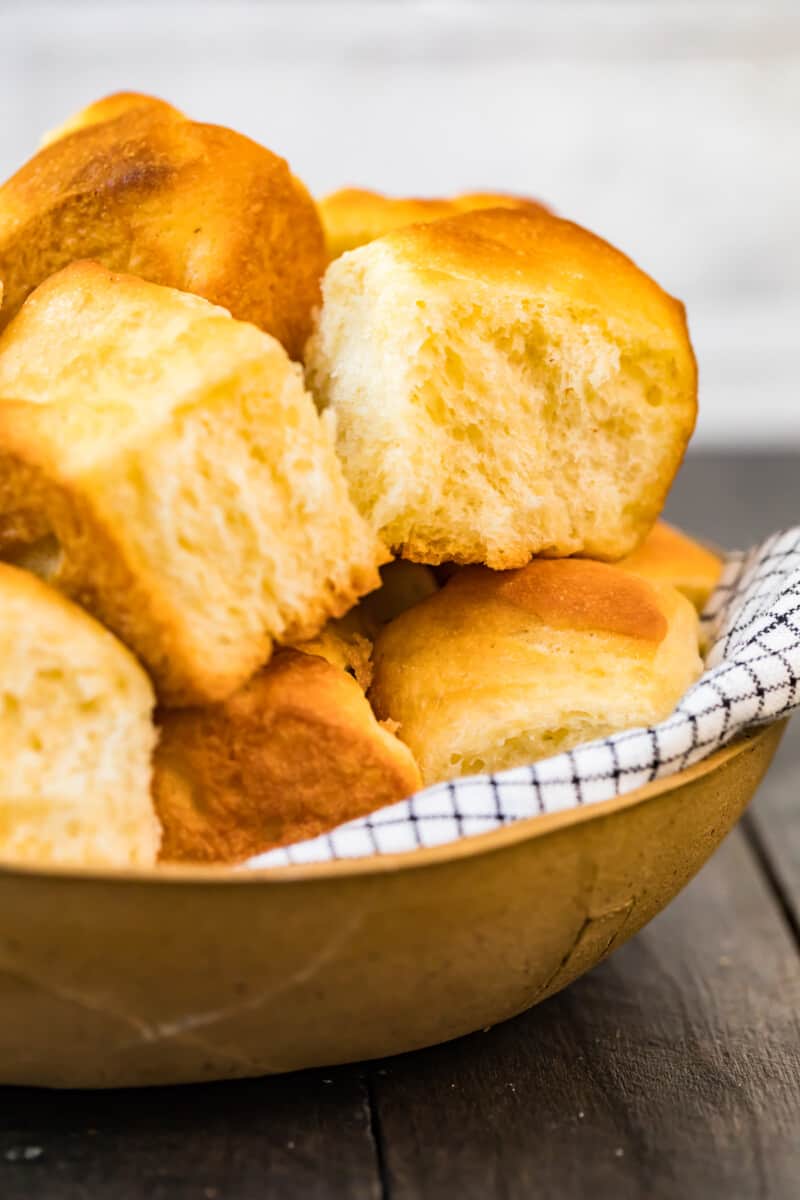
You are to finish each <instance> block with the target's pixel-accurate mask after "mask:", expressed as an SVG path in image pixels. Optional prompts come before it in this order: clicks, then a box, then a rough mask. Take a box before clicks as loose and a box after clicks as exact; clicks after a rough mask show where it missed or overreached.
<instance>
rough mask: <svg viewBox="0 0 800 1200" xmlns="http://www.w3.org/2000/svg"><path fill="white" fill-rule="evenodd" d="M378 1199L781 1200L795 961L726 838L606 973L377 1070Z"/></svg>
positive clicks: (797, 1006)
mask: <svg viewBox="0 0 800 1200" xmlns="http://www.w3.org/2000/svg"><path fill="white" fill-rule="evenodd" d="M375 1102H376V1106H377V1114H378V1122H379V1126H380V1129H381V1133H382V1138H383V1141H384V1145H385V1157H386V1170H387V1178H388V1183H389V1194H390V1195H391V1196H393V1197H397V1198H398V1200H407V1198H411V1197H414V1198H415V1200H417V1198H425V1197H436V1198H438V1197H442V1196H445V1195H458V1196H460V1197H462V1200H472V1198H473V1197H475V1198H476V1200H477V1198H479V1197H486V1196H502V1197H504V1198H507V1200H516V1197H520V1198H521V1197H528V1196H531V1195H536V1196H537V1197H553V1198H554V1200H555V1198H558V1200H569V1198H570V1197H576V1198H578V1197H586V1196H596V1197H614V1200H626V1198H628V1197H631V1198H633V1197H648V1198H650V1200H659V1198H662V1197H663V1198H664V1200H668V1198H669V1200H673V1198H674V1197H677V1196H680V1197H682V1198H685V1200H693V1198H695V1197H696V1198H697V1200H716V1198H717V1197H719V1198H720V1200H724V1198H729V1197H732V1196H735V1197H737V1200H747V1198H749V1197H757V1196H768V1197H770V1198H771V1200H794V1198H795V1197H796V1195H797V1190H796V1189H797V1181H798V1179H799V1178H800V1144H798V1139H797V1128H798V1122H800V959H798V955H797V950H796V947H795V945H794V943H793V941H792V938H791V935H790V933H789V931H788V930H787V928H786V926H785V924H784V922H783V920H782V917H781V914H780V912H779V911H778V910H777V909H776V906H775V903H774V899H773V896H772V895H771V893H770V891H769V888H768V886H767V885H766V883H765V882H764V879H763V878H762V876H761V874H760V872H759V869H758V867H757V865H756V863H755V861H754V859H753V856H752V854H751V852H750V850H749V848H748V846H747V843H746V841H745V839H744V837H743V835H742V833H741V832H740V831H736V832H734V834H732V835H731V837H730V838H729V839H728V841H727V842H726V843H725V844H724V845H723V847H722V849H721V850H720V852H719V853H718V854H717V855H716V856H715V857H714V858H713V859H712V861H711V862H710V863H709V865H708V866H707V867H706V868H705V869H704V870H703V871H702V872H701V874H700V875H699V876H698V878H697V879H696V880H695V881H694V882H693V883H692V884H691V885H690V886H689V888H688V889H687V891H686V892H685V893H683V895H682V896H680V897H679V898H678V900H676V901H675V902H674V903H673V905H672V906H671V907H670V908H669V909H667V911H666V912H665V913H663V914H662V915H661V916H660V917H658V918H656V920H655V921H654V922H653V923H652V925H650V926H649V927H648V928H647V929H646V930H645V931H643V932H642V933H641V934H639V935H638V937H637V938H635V939H634V941H633V942H631V943H629V944H628V945H627V946H625V947H623V948H622V949H621V950H620V951H619V952H618V953H617V954H615V955H614V956H613V957H612V958H611V959H610V960H609V961H608V962H607V963H605V964H603V965H602V966H601V967H599V968H597V969H596V970H595V971H594V972H592V973H591V974H590V975H589V976H586V977H585V978H584V979H582V980H580V981H579V982H578V983H576V984H574V985H573V986H572V987H570V988H568V989H567V990H566V991H565V992H563V993H561V994H560V995H559V996H556V997H554V998H553V999H552V1000H549V1001H547V1002H545V1003H544V1004H543V1005H541V1006H540V1007H539V1008H536V1009H533V1010H532V1011H531V1012H529V1013H527V1014H525V1015H524V1016H522V1017H520V1018H518V1019H517V1020H515V1021H512V1022H509V1023H508V1024H506V1025H504V1026H500V1027H498V1028H496V1029H493V1030H491V1031H490V1032H488V1033H486V1034H484V1035H480V1034H477V1035H474V1036H473V1037H471V1038H467V1039H464V1040H462V1041H460V1042H456V1043H452V1044H451V1045H449V1046H444V1047H440V1048H439V1049H436V1050H432V1051H429V1052H428V1053H427V1054H425V1055H409V1056H404V1057H402V1058H398V1059H395V1060H391V1061H387V1062H386V1063H384V1064H383V1066H382V1067H381V1068H380V1069H379V1070H378V1072H377V1075H376V1083H375Z"/></svg>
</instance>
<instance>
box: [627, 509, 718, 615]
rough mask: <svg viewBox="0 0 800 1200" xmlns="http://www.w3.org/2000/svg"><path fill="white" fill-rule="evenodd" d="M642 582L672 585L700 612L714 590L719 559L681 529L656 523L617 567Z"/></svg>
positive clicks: (661, 522) (660, 522) (664, 523)
mask: <svg viewBox="0 0 800 1200" xmlns="http://www.w3.org/2000/svg"><path fill="white" fill-rule="evenodd" d="M619 566H621V567H623V568H624V569H625V570H626V571H632V572H633V573H634V574H635V575H639V576H641V577H642V578H644V579H650V580H653V581H655V582H661V583H671V584H672V586H673V587H676V588H677V589H678V591H679V592H683V594H684V595H685V596H686V597H687V598H688V599H689V600H691V601H692V603H693V604H694V605H695V607H697V608H700V609H702V608H703V606H704V604H705V602H706V600H707V599H708V597H709V596H710V595H711V593H712V591H713V590H714V588H715V587H716V584H717V581H718V579H719V577H720V573H721V571H722V559H721V558H719V557H718V556H717V555H716V554H714V553H712V551H711V550H708V549H706V547H705V546H701V545H700V543H699V542H696V541H694V539H693V538H690V537H688V536H687V534H685V533H683V532H682V531H681V530H680V529H676V528H675V527H674V526H673V525H669V524H667V522H666V521H658V522H657V523H656V524H655V525H654V526H653V528H652V529H651V530H650V532H649V533H648V535H647V537H646V538H645V539H644V541H643V542H642V544H641V545H640V546H639V547H638V549H636V550H634V552H633V553H632V554H629V555H628V556H627V558H623V559H622V560H621V562H620V563H619Z"/></svg>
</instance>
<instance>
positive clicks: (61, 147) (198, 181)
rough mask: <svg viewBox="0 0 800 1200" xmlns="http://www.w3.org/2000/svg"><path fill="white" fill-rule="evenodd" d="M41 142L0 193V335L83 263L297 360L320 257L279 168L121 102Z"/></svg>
mask: <svg viewBox="0 0 800 1200" xmlns="http://www.w3.org/2000/svg"><path fill="white" fill-rule="evenodd" d="M105 117H108V119H103V118H105ZM70 130H71V132H70ZM51 137H52V138H53V139H54V140H51V141H50V142H49V144H48V145H46V146H45V147H44V148H43V149H42V150H40V151H39V153H38V154H36V155H35V156H34V157H33V158H32V159H31V160H30V162H28V163H27V164H26V165H25V166H24V167H22V168H21V170H19V171H18V172H17V173H16V175H14V176H13V177H12V178H11V179H9V180H8V182H7V183H5V184H4V185H3V186H2V187H1V188H0V278H2V279H3V281H4V283H5V290H6V295H5V303H4V305H3V308H2V310H0V328H2V326H3V325H5V324H6V323H7V322H8V321H9V320H10V319H11V318H12V317H13V316H14V314H15V313H16V312H17V311H18V309H19V307H20V305H21V304H22V302H23V301H24V299H25V297H26V296H27V295H28V294H29V292H31V291H32V290H33V289H34V288H35V287H36V286H37V284H39V283H41V281H42V280H43V279H45V278H46V277H47V276H48V275H52V274H53V272H55V271H57V270H59V269H60V268H61V267H64V266H66V265H67V264H68V263H70V262H73V261H74V260H76V259H81V258H93V259H96V260H97V261H98V262H101V263H103V265H104V266H106V267H110V268H111V269H112V270H115V271H129V272H131V273H132V274H135V275H140V276H142V277H143V278H144V279H148V280H151V281H152V282H154V283H161V284H167V285H169V286H170V287H174V288H179V289H180V290H182V291H187V292H194V293H196V294H197V295H200V296H204V297H205V298H206V299H207V300H211V301H213V303H215V304H221V305H222V306H223V307H224V308H227V309H229V310H230V312H231V313H233V315H234V316H235V317H237V318H239V320H242V321H252V322H253V324H255V325H258V326H259V328H261V329H264V330H266V331H267V332H268V333H271V334H273V335H274V336H275V337H276V338H277V339H278V341H280V342H281V343H282V344H283V345H284V346H285V347H286V349H287V350H288V352H289V355H290V356H291V357H292V358H298V357H299V355H300V352H301V350H302V347H303V343H304V342H305V339H306V337H307V335H308V331H309V327H310V319H311V310H312V308H313V307H314V305H315V304H317V302H318V299H319V279H320V276H321V274H322V271H323V269H324V265H325V246H324V235H323V232H322V226H321V224H320V221H319V217H318V215H317V211H316V207H315V205H314V202H313V201H312V199H311V197H310V196H309V195H308V193H307V191H306V189H305V188H304V187H303V185H302V184H301V183H300V182H299V181H298V180H297V179H295V178H294V177H293V176H292V174H291V172H290V170H289V167H288V166H287V164H286V163H285V162H284V160H283V159H282V158H278V157H277V155H275V154H272V153H271V152H270V151H269V150H266V149H264V147H263V146H259V145H257V144H256V143H255V142H252V141H250V139H249V138H246V137H243V136H242V135H241V134H238V133H234V132H233V131H232V130H230V129H224V128H222V127H220V126H216V125H202V124H198V123H197V122H194V121H189V120H187V119H186V118H184V117H183V116H182V115H181V114H180V113H179V112H178V111H177V110H176V109H173V108H172V107H171V106H170V105H167V104H165V103H164V102H163V101H155V100H153V99H151V98H149V97H140V96H135V95H131V94H130V93H126V94H124V95H123V96H122V97H108V98H107V99H106V100H104V101H100V102H98V104H96V105H92V106H90V108H89V109H88V110H87V111H86V112H85V113H82V114H81V113H79V114H78V115H77V116H75V117H73V118H71V119H70V121H69V122H68V128H67V129H64V128H63V127H62V129H61V130H56V132H55V134H53V135H51Z"/></svg>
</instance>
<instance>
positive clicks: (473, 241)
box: [306, 209, 697, 568]
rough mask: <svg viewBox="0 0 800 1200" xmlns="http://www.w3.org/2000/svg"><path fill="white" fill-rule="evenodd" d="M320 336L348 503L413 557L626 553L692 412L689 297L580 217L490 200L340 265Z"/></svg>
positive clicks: (653, 512)
mask: <svg viewBox="0 0 800 1200" xmlns="http://www.w3.org/2000/svg"><path fill="white" fill-rule="evenodd" d="M323 297H324V300H323V306H322V309H321V312H320V314H319V318H318V324H317V327H316V331H315V333H314V335H313V336H312V338H311V340H310V342H309V345H308V347H307V351H306V363H307V378H308V380H309V382H310V385H311V387H312V390H313V391H314V392H315V394H316V396H317V399H318V402H319V403H320V405H321V406H322V407H329V408H330V409H331V410H332V411H333V413H334V415H335V418H336V434H337V449H338V451H339V454H340V457H341V459H342V462H343V464H344V469H345V473H346V475H347V478H348V482H349V484H350V491H351V495H352V496H353V499H354V500H355V502H356V504H357V505H358V507H359V508H360V510H361V512H362V513H363V514H364V515H365V516H366V517H367V518H368V520H369V521H370V522H371V523H372V525H373V526H374V528H375V529H376V530H378V531H380V533H381V536H382V537H383V539H384V541H386V542H387V544H388V545H390V546H391V547H392V548H393V549H394V551H395V552H396V553H397V554H399V555H401V556H403V557H405V558H410V559H414V560H416V561H419V562H425V563H430V564H437V563H441V562H445V561H447V560H452V561H454V562H459V563H471V562H475V563H481V562H482V563H486V564H488V565H489V566H491V567H495V568H509V567H517V566H521V565H523V564H524V563H525V562H527V561H528V559H529V558H530V557H531V556H532V555H536V554H543V555H548V556H556V557H560V556H564V555H571V554H583V555H586V556H588V557H593V558H600V559H617V558H622V557H623V556H624V555H625V554H629V553H630V552H631V551H632V550H633V549H634V548H635V547H636V545H637V544H638V542H639V541H640V540H641V539H642V538H643V537H644V535H645V533H646V532H647V530H648V529H649V528H650V526H651V525H652V524H653V522H654V520H655V518H656V517H657V515H658V513H659V512H660V510H661V507H662V505H663V502H664V498H665V496H666V493H667V490H668V488H669V485H670V483H671V482H672V479H673V477H674V475H675V472H676V470H677V468H678V466H679V464H680V461H681V459H682V456H683V453H684V450H685V448H686V444H687V442H688V439H689V436H690V434H691V432H692V429H693V427H694V421H695V415H696V408H697V400H696V394H697V376H696V369H695V361H694V356H693V353H692V348H691V344H690V342H689V336H688V333H687V329H686V322H685V319H684V310H683V306H682V305H681V304H679V303H678V302H677V301H675V300H673V299H672V298H671V297H669V296H668V295H667V294H666V293H665V292H663V291H662V290H661V288H659V287H658V285H657V284H655V283H654V282H653V281H652V280H651V279H649V278H648V277H647V276H646V275H645V274H644V273H643V272H642V271H640V270H639V269H638V268H637V267H636V266H635V265H634V264H633V263H632V262H631V261H630V260H629V259H628V258H626V257H625V255H623V254H621V253H620V252H619V251H618V250H615V249H614V248H613V247H611V246H609V245H608V244H607V243H606V242H603V241H602V240H601V239H600V238H598V237H595V236H594V235H593V234H591V233H588V232H587V231H586V230H584V229H581V228H579V227H578V226H577V225H573V224H571V223H570V222H567V221H561V220H558V219H557V218H555V217H553V216H549V215H547V214H546V213H534V212H531V211H528V210H511V209H491V210H486V211H482V212H471V213H465V214H463V215H461V216H457V217H453V218H450V219H448V220H443V221H434V222H432V223H431V224H427V225H413V226H410V227H408V228H406V229H401V230H398V231H396V232H394V233H391V234H387V235H386V236H385V237H382V238H378V239H377V240H376V241H374V242H371V243H370V244H369V245H367V246H362V247H361V248H360V249H358V250H354V251H353V252H352V253H351V254H348V255H345V256H344V257H342V258H339V259H337V260H336V261H335V262H333V263H331V265H330V266H329V268H328V271H327V273H326V275H325V280H324V284H323Z"/></svg>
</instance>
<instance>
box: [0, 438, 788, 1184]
mask: <svg viewBox="0 0 800 1200" xmlns="http://www.w3.org/2000/svg"><path fill="white" fill-rule="evenodd" d="M669 515H671V516H672V517H673V519H675V520H676V521H679V522H681V523H682V524H684V525H685V526H686V527H687V528H690V529H693V530H695V531H696V532H697V533H699V534H701V535H704V536H706V537H709V538H713V539H715V540H716V541H718V542H720V543H724V544H744V543H749V542H751V541H753V540H755V539H756V538H758V537H760V536H762V535H763V534H766V533H768V532H771V531H772V529H774V528H777V527H779V526H781V525H788V524H792V523H794V522H796V521H798V520H800V457H788V456H764V455H762V456H755V455H753V456H748V457H743V456H741V455H740V456H738V457H733V456H730V457H729V456H723V455H708V454H702V455H701V454H698V455H696V456H695V457H693V458H691V459H690V460H689V462H688V463H687V464H686V466H685V467H684V470H683V472H682V474H681V476H680V479H679V481H678V483H677V484H676V487H675V491H674V497H673V498H672V500H671V502H670V506H669ZM384 1196H388V1197H394V1198H397V1200H407V1198H411V1197H436V1198H438V1197H442V1198H444V1197H450V1196H455V1197H457V1198H458V1200H473V1198H476V1200H477V1198H479V1197H480V1198H483V1197H503V1198H504V1200H516V1198H517V1197H520V1198H522V1197H526V1198H527V1197H536V1198H541V1197H553V1198H557V1200H569V1198H577V1197H591V1198H592V1200H605V1198H606V1197H607V1198H609V1200H611V1198H613V1200H626V1198H627V1197H643V1198H647V1200H658V1198H661V1197H664V1198H669V1200H673V1198H680V1200H693V1198H697V1200H714V1198H715V1197H721V1198H724V1200H748V1198H749V1197H768V1198H770V1200H797V1198H798V1197H800V719H798V721H797V722H796V728H794V729H790V731H789V733H788V735H787V737H786V738H785V740H784V744H783V747H782V750H781V752H780V755H779V758H778V759H777V761H776V762H775V764H774V766H773V768H772V771H771V773H770V775H769V777H768V779H767V780H766V782H765V783H764V785H762V788H761V791H760V794H759V796H758V798H757V800H756V801H755V802H754V804H753V806H752V809H751V811H750V813H749V815H748V816H747V817H746V818H745V820H744V821H743V822H742V824H741V825H740V827H739V828H738V829H736V830H735V831H734V832H733V833H732V834H731V836H730V837H729V838H728V839H727V841H726V842H725V844H724V845H723V847H722V848H721V850H720V851H719V852H718V853H717V854H716V855H715V857H714V858H713V859H712V861H711V862H710V863H709V864H708V865H707V866H706V868H705V869H704V870H703V871H702V872H701V873H700V875H699V876H698V877H697V879H695V881H694V882H693V883H692V884H691V885H690V886H689V887H688V888H687V889H686V891H685V892H684V893H683V894H682V895H681V896H680V897H679V898H678V899H677V900H676V901H675V902H674V903H673V904H672V905H671V906H670V908H669V909H668V910H667V911H666V912H664V913H663V914H662V915H661V916H660V917H658V918H657V919H656V920H655V921H654V922H653V923H652V924H651V925H650V926H648V928H646V929H645V930H644V931H643V932H642V933H640V934H639V935H638V936H637V937H636V938H634V939H633V941H632V942H630V943H628V945H626V946H624V947H622V949H620V950H619V951H618V952H617V953H616V954H615V955H614V956H613V957H612V958H611V959H610V960H609V961H608V962H607V963H605V964H603V965H602V966H601V967H599V968H598V969H597V970H595V971H593V972H592V973H591V974H589V975H588V976H586V977H585V978H583V979H581V980H579V981H578V982H577V983H575V984H573V985H572V986H571V987H570V988H568V989H567V990H566V991H564V992H562V993H561V994H560V995H558V996H555V997H553V998H552V999H550V1000H548V1001H546V1002H545V1003H544V1004H542V1005H540V1006H539V1007H538V1008H536V1009H533V1010H532V1011H531V1012H529V1013H527V1014H525V1015H524V1016H522V1017H518V1018H517V1019H516V1020H514V1021H509V1022H508V1023H507V1024H505V1025H502V1026H498V1027H496V1028H494V1029H492V1030H490V1031H489V1032H487V1033H481V1034H475V1035H474V1036H472V1037H468V1038H463V1039H462V1040H460V1041H458V1042H453V1043H451V1044H449V1045H446V1046H441V1047H438V1048H436V1049H432V1050H427V1051H421V1052H418V1053H415V1054H409V1055H405V1056H403V1057H401V1058H395V1059H390V1060H387V1061H385V1062H376V1063H367V1064H361V1065H356V1066H352V1067H340V1068H336V1069H331V1070H326V1071H309V1072H305V1073H303V1074H298V1075H293V1076H285V1077H277V1078H270V1079H264V1080H257V1081H253V1082H245V1083H231V1084H218V1085H213V1086H203V1087H193V1088H173V1089H161V1090H157V1091H150V1092H117V1093H105V1094H104V1093H89V1092H83V1093H54V1092H37V1091H33V1090H23V1089H11V1088H7V1089H0V1198H1V1200H23V1198H24V1200H29V1198H35V1200H38V1198H40V1197H41V1198H43V1200H44V1198H47V1200H90V1198H91V1200H96V1198H97V1200H105V1198H106V1197H108V1198H109V1200H140V1198H141V1200H144V1198H145V1197H147V1198H148V1200H167V1198H169V1200H188V1198H189V1197H192V1198H196V1200H227V1198H231V1200H232V1198H243V1200H256V1198H258V1200H261V1198H263V1197H347V1198H348V1200H349V1198H352V1200H361V1198H364V1200H366V1198H367V1197H370V1198H373V1197H374V1198H376V1200H377V1198H379V1197H384Z"/></svg>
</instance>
